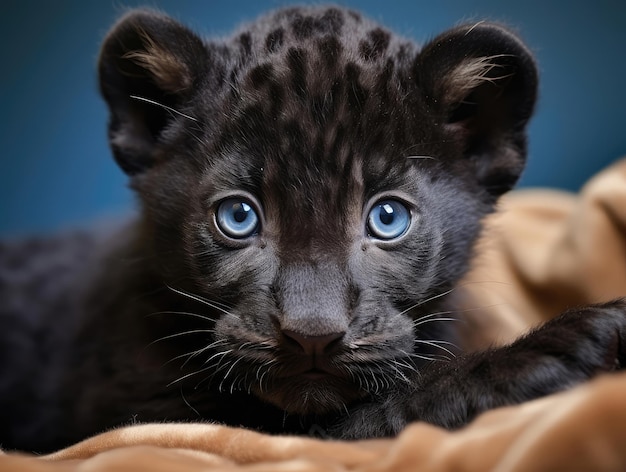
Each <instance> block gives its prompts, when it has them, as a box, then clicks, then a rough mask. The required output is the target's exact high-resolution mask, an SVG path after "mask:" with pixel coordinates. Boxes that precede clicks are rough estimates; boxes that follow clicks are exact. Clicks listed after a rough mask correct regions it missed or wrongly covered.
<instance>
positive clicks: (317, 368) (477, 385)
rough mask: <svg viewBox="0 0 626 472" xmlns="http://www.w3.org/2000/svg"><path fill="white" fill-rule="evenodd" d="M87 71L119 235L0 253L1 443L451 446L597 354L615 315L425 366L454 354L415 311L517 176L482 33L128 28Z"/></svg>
mask: <svg viewBox="0 0 626 472" xmlns="http://www.w3.org/2000/svg"><path fill="white" fill-rule="evenodd" d="M99 74H100V84H101V89H102V93H103V96H104V98H105V99H106V101H107V103H108V105H109V107H110V111H111V117H110V123H109V136H110V140H111V146H112V150H113V154H114V156H115V159H116V161H117V162H118V163H119V165H120V167H121V168H122V169H123V170H124V171H125V172H126V173H127V174H128V175H129V178H130V184H131V186H132V188H133V189H134V190H135V191H136V193H137V195H138V198H139V202H140V206H141V213H140V217H139V218H138V219H137V220H136V221H134V222H130V223H128V224H127V225H125V226H123V227H121V228H118V229H116V230H115V231H109V232H108V233H107V232H103V231H101V230H98V231H93V232H92V233H84V234H80V235H75V236H72V237H61V238H58V239H55V240H52V241H48V242H40V243H32V242H24V243H12V244H6V245H3V246H2V248H1V250H0V261H1V266H0V267H1V268H0V294H1V295H2V299H1V301H2V303H1V304H0V320H1V323H2V333H3V334H2V336H1V337H0V356H1V357H0V369H1V370H0V444H1V445H2V446H3V447H4V448H8V449H13V448H17V449H22V450H29V451H50V450H52V449H55V448H59V447H62V446H65V445H68V444H70V443H71V442H73V441H77V440H79V439H82V438H84V437H86V436H88V435H92V434H95V433H97V432H100V431H102V430H104V429H106V428H110V427H114V426H119V425H124V424H128V423H132V422H136V421H139V422H146V421H178V420H206V421H217V422H223V423H226V424H230V425H243V426H246V427H250V428H256V429H259V430H262V431H267V432H272V433H281V432H286V433H298V434H306V433H307V432H309V431H325V432H326V433H327V434H330V435H334V436H337V437H344V438H352V437H372V436H384V435H392V434H395V433H397V432H398V431H399V430H400V429H401V428H402V427H403V426H404V425H405V424H406V423H407V422H408V421H412V420H420V419H421V420H427V421H431V422H433V423H436V424H441V425H444V426H447V427H457V426H459V425H462V424H464V423H465V422H467V421H469V420H470V419H471V418H472V417H473V416H474V415H476V414H477V413H479V412H480V411H483V410H485V409H488V408H492V407H495V406H498V405H502V404H509V403H515V402H520V401H524V400H526V399H529V398H534V397H537V396H540V395H544V394H548V393H550V392H553V391H556V390H560V389H562V388H565V387H568V386H570V385H573V384H575V383H577V382H580V381H583V380H585V379H586V378H589V377H590V376H592V375H593V374H594V373H595V372H597V371H599V370H610V369H613V368H614V367H615V365H616V363H615V361H616V360H618V361H621V360H623V356H624V351H623V346H625V345H626V344H624V341H625V340H626V329H625V327H626V317H625V316H624V314H625V312H626V310H625V306H624V303H622V302H615V303H614V304H613V305H606V306H601V307H592V308H588V309H586V310H583V311H580V312H571V313H568V314H565V315H563V316H562V317H560V318H558V319H556V320H555V321H553V322H551V323H549V324H548V325H546V326H544V327H542V328H541V329H539V330H538V331H536V332H533V333H532V334H530V335H528V336H527V337H525V338H523V339H521V340H519V341H517V342H516V343H515V344H513V345H511V346H509V347H506V348H503V349H499V350H490V351H485V352H482V353H477V354H469V355H465V356H463V355H459V356H458V357H456V358H454V359H449V360H443V359H442V354H447V351H446V350H447V349H451V347H450V344H445V343H446V342H453V341H454V340H455V335H454V332H453V328H454V326H453V324H452V323H449V322H448V323H446V322H443V321H442V320H439V319H438V318H441V317H444V318H447V317H449V316H450V314H451V313H453V312H451V311H450V310H454V307H453V304H452V302H453V300H452V298H451V297H452V295H450V293H451V290H452V289H453V288H454V287H455V285H456V283H457V281H458V280H459V279H460V277H461V276H462V275H463V274H464V273H465V271H466V269H467V266H468V262H469V260H470V257H471V255H472V246H473V243H474V241H475V239H476V237H477V235H478V234H479V232H480V220H481V218H482V217H483V216H484V215H486V214H487V213H489V212H490V211H491V210H492V208H493V205H494V203H495V201H496V199H497V197H498V196H499V195H500V194H502V193H503V192H505V191H506V190H508V189H510V188H511V187H512V186H513V185H514V183H515V181H516V180H517V178H518V176H519V174H520V172H521V170H522V168H523V165H524V161H525V154H526V136H525V126H526V124H527V121H528V119H529V118H530V116H531V113H532V110H533V106H534V102H535V95H536V87H537V76H536V68H535V65H534V62H533V59H532V57H531V55H530V53H529V52H528V50H527V49H526V48H525V47H524V46H523V45H522V44H521V43H520V41H519V40H518V39H517V38H516V37H515V36H513V35H512V34H511V33H509V32H508V31H506V30H505V29H503V28H501V27H499V26H496V25H492V24H488V23H480V24H476V25H467V26H460V27H457V28H455V29H452V30H450V31H448V32H446V33H444V34H442V35H440V36H438V37H437V38H435V39H433V40H432V41H431V42H429V43H428V44H426V45H425V46H424V47H423V48H422V49H421V50H420V49H419V48H417V46H416V45H415V44H414V43H412V42H410V41H406V40H404V39H401V38H399V37H397V36H395V35H393V34H391V33H390V32H388V31H387V30H385V29H384V28H382V27H380V26H378V25H376V24H374V23H372V22H370V21H369V20H367V19H365V18H363V17H361V16H360V15H359V14H357V13H355V12H351V11H345V10H342V9H339V8H292V9H287V10H280V11H278V12H276V13H274V14H271V15H269V16H267V17H265V18H263V19H261V20H259V21H257V22H256V23H253V24H251V25H250V26H248V27H246V28H244V29H242V30H241V31H240V32H238V33H236V34H235V35H233V36H232V38H231V39H228V40H226V41H213V42H203V41H202V40H201V39H199V38H198V37H197V36H196V35H195V34H194V33H192V32H190V31H189V30H187V29H186V28H185V27H183V26H181V25H180V24H178V23H177V22H175V21H173V20H171V19H169V18H167V17H165V16H163V15H161V14H158V13H154V12H147V11H136V12H132V13H129V14H128V15H126V16H125V17H124V18H122V19H121V20H120V22H119V23H118V24H117V25H115V27H114V28H113V29H112V31H111V32H110V33H109V35H108V36H107V37H106V39H105V41H104V45H103V48H102V52H101V55H100V61H99ZM233 196H235V197H237V198H245V199H246V201H247V202H248V203H249V204H250V205H251V207H253V209H254V210H255V211H256V212H257V213H258V215H259V218H260V226H259V229H258V231H257V232H256V233H254V234H252V235H250V236H249V237H247V238H243V239H234V238H231V237H228V236H227V235H226V234H225V233H224V232H223V231H222V230H220V227H219V225H218V223H217V220H216V216H215V215H216V212H217V209H218V208H219V207H220V204H221V203H222V202H223V201H224V200H225V199H227V198H230V197H233ZM381 199H391V200H394V201H399V202H402V204H403V205H405V206H406V207H407V208H408V209H409V211H410V215H411V225H410V227H409V228H408V229H407V230H406V232H405V233H404V234H403V235H402V236H400V237H398V238H395V239H392V240H389V241H382V240H380V239H377V238H376V237H374V235H373V234H371V232H369V231H368V229H367V221H366V220H367V215H368V212H369V211H370V209H371V208H372V206H373V205H374V204H375V203H376V202H379V201H380V200H381ZM437 321H438V322H437ZM444 348H445V349H444ZM433 359H434V360H433Z"/></svg>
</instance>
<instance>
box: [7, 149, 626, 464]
mask: <svg viewBox="0 0 626 472" xmlns="http://www.w3.org/2000/svg"><path fill="white" fill-rule="evenodd" d="M502 210H503V211H502V213H500V214H498V215H496V216H494V217H493V218H491V219H490V221H489V229H488V231H487V232H486V234H485V238H484V240H483V242H482V243H481V249H482V251H481V252H482V254H481V255H480V257H479V258H478V261H477V264H476V267H475V269H474V270H473V272H472V273H471V274H470V276H469V277H468V278H467V280H466V282H465V283H464V284H463V287H464V289H465V290H466V291H467V292H468V293H469V294H470V295H471V298H468V299H467V301H466V309H465V310H464V311H465V315H466V316H467V317H468V318H469V319H470V321H471V322H470V323H468V324H467V327H468V329H470V328H471V329H478V330H480V332H481V333H482V335H481V336H479V337H480V338H481V340H482V341H483V342H484V341H487V342H490V343H502V342H505V341H508V340H511V339H512V338H514V337H515V336H517V335H518V334H520V333H522V332H523V331H525V330H527V329H528V327H529V326H531V325H534V324H537V323H539V322H541V321H543V320H546V319H548V318H550V317H551V316H554V315H555V314H557V313H559V312H560V311H562V310H563V309H564V308H566V307H568V306H571V305H579V304H584V303H591V302H596V301H603V300H608V299H610V298H615V297H618V296H625V295H626V161H621V162H618V163H617V164H616V165H615V166H613V167H612V168H610V169H608V170H607V171H605V172H604V173H602V174H600V175H599V176H597V177H596V178H595V179H594V180H592V181H591V182H590V183H589V184H588V185H587V186H586V187H585V189H584V190H583V191H582V192H581V194H580V195H578V196H574V195H569V194H565V193H558V192H551V191H536V190H533V191H518V192H515V193H513V194H511V195H510V196H509V197H507V198H506V199H505V201H504V202H503V203H502ZM478 308H480V310H479V309H478ZM60 470H73V471H90V472H99V471H105V470H118V471H155V472H159V471H178V470H185V471H215V470H220V471H258V472H260V471H268V472H269V471H272V472H281V471H293V472H298V471H344V470H345V471H348V470H350V471H363V472H365V471H369V472H374V471H390V470H420V471H426V472H428V471H486V470H490V471H498V472H503V471H533V472H539V471H553V470H567V471H576V470H581V471H589V470H594V471H624V470H626V373H618V374H613V375H606V376H603V377H601V378H598V379H596V380H594V381H592V382H590V383H588V384H586V385H582V386H580V387H578V388H575V389H573V390H571V391H569V392H565V393H561V394H558V395H553V396H550V397H547V398H543V399H540V400H537V401H533V402H528V403H525V404H523V405H519V406H516V407H509V408H501V409H498V410H494V411H491V412H487V413H485V414H483V415H481V416H479V417H478V419H477V420H476V421H474V422H473V423H472V424H470V425H469V426H468V427H466V428H464V429H461V430H459V431H456V432H448V431H445V430H442V429H439V428H436V427H433V426H429V425H426V424H422V423H415V424H413V425H411V426H409V427H408V428H407V429H406V431H404V432H403V433H402V434H401V435H400V436H399V437H398V438H396V439H393V440H377V441H361V442H339V441H319V440H314V439H307V438H292V437H271V436H267V435H263V434H259V433H254V432H251V431H246V430H241V429H235V428H227V427H220V426H215V425H206V424H204V425H201V424H184V425H183V424H176V425H143V426H134V427H129V428H123V429H119V430H116V431H111V432H109V433H105V434H102V435H100V436H96V437H94V438H91V439H88V440H87V441H84V442H83V443H80V444H78V445H76V446H73V447H70V448H68V449H65V450H63V451H60V452H58V453H56V454H53V455H50V456H45V457H39V458H36V457H29V456H25V455H19V454H6V455H1V453H0V472H4V471H26V472H39V471H41V472H53V471H60Z"/></svg>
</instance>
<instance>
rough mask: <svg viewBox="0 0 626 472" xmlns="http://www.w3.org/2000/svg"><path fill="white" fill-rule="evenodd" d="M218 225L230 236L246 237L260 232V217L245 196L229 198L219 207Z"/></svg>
mask: <svg viewBox="0 0 626 472" xmlns="http://www.w3.org/2000/svg"><path fill="white" fill-rule="evenodd" d="M217 226H218V227H219V229H220V230H221V231H222V233H224V234H225V235H226V236H228V237H229V238H233V239H244V238H248V237H250V236H252V235H254V234H256V233H257V232H258V229H259V217H258V216H257V214H256V211H254V209H253V208H252V206H251V205H250V204H249V203H248V202H247V201H246V200H245V199H244V198H227V199H226V200H224V201H223V202H222V203H220V205H219V207H218V208H217Z"/></svg>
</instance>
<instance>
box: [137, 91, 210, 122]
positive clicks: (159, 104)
mask: <svg viewBox="0 0 626 472" xmlns="http://www.w3.org/2000/svg"><path fill="white" fill-rule="evenodd" d="M130 98H132V99H134V100H139V101H142V102H146V103H149V104H150V105H156V106H158V107H161V108H163V109H165V110H167V111H169V112H171V113H176V114H177V115H180V116H183V117H185V118H187V119H189V120H192V121H198V120H197V119H196V118H194V117H193V116H189V115H186V114H184V113H183V112H181V111H178V110H175V109H174V108H172V107H168V106H167V105H163V104H162V103H159V102H156V101H154V100H150V99H149V98H145V97H140V96H139V95H130Z"/></svg>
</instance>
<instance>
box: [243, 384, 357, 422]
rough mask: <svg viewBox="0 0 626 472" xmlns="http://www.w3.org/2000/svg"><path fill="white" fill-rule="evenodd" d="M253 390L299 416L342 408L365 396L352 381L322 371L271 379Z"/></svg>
mask: <svg viewBox="0 0 626 472" xmlns="http://www.w3.org/2000/svg"><path fill="white" fill-rule="evenodd" d="M255 393H256V395H257V396H258V397H259V398H261V399H262V400H264V401H267V402H269V403H271V404H272V405H274V406H277V407H278V408H280V409H282V410H284V411H286V412H287V413H290V414H295V415H301V416H308V415H324V414H327V413H332V412H335V411H339V410H344V409H345V408H346V406H347V405H348V404H350V403H351V402H353V401H355V400H358V399H360V398H363V397H364V396H365V392H363V391H361V390H360V389H359V388H358V387H357V386H355V385H354V384H352V383H350V382H348V381H346V380H344V379H340V378H336V377H331V376H328V375H323V374H319V375H318V374H307V375H296V376H294V377H290V378H281V379H275V380H274V382H272V383H271V384H270V385H268V386H267V387H266V388H264V389H263V390H262V391H261V389H259V388H257V389H256V392H255Z"/></svg>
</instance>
